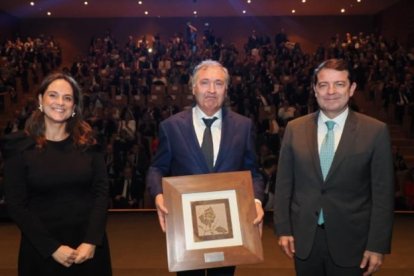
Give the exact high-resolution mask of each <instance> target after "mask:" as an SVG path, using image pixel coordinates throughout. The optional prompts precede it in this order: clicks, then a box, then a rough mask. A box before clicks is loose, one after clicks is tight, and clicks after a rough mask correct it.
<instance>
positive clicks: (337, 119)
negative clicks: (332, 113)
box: [318, 107, 349, 128]
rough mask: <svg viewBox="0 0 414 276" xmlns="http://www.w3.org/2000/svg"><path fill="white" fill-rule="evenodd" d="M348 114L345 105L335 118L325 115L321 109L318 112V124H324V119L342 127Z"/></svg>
mask: <svg viewBox="0 0 414 276" xmlns="http://www.w3.org/2000/svg"><path fill="white" fill-rule="evenodd" d="M348 114H349V108H348V107H347V108H346V109H345V110H344V112H342V113H341V114H339V115H338V116H336V117H335V118H333V119H331V118H329V117H328V116H326V115H325V113H323V111H322V110H321V111H320V112H319V119H318V124H325V122H326V121H334V122H335V125H337V126H339V127H341V128H342V127H343V126H344V125H345V120H346V118H347V117H348Z"/></svg>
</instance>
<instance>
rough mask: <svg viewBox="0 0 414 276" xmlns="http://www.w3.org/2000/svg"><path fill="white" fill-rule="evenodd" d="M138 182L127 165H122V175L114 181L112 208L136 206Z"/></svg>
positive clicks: (137, 203) (138, 191)
mask: <svg viewBox="0 0 414 276" xmlns="http://www.w3.org/2000/svg"><path fill="white" fill-rule="evenodd" d="M140 199H141V198H140V183H139V182H138V181H137V177H136V176H135V175H133V171H132V168H131V167H130V166H129V165H126V166H125V167H124V170H123V173H122V176H121V177H119V178H118V179H117V180H116V181H115V187H114V195H113V203H114V208H137V207H138V206H139V201H140Z"/></svg>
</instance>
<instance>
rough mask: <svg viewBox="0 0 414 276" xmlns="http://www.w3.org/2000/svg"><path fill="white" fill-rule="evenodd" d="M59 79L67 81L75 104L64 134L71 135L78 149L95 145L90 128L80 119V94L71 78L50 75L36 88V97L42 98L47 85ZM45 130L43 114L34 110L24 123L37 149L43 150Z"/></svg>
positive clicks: (66, 75) (63, 74)
mask: <svg viewBox="0 0 414 276" xmlns="http://www.w3.org/2000/svg"><path fill="white" fill-rule="evenodd" d="M59 79H62V80H65V81H67V82H68V83H69V84H70V86H71V87H72V90H73V99H74V104H75V110H74V112H75V116H73V117H69V119H67V121H66V132H67V133H69V135H71V137H72V139H73V142H74V144H75V145H76V146H78V147H81V148H87V147H89V146H91V145H94V144H96V139H95V138H94V137H93V132H92V128H91V126H90V125H89V124H88V123H87V122H85V121H84V120H83V119H82V92H81V88H80V87H79V85H78V83H77V82H76V80H75V79H74V78H73V77H71V76H70V75H68V74H66V73H61V72H56V73H52V74H50V75H48V76H46V78H44V80H43V81H42V83H41V84H40V86H39V88H38V92H37V95H42V96H43V94H44V93H45V92H46V89H47V88H48V87H49V85H50V84H51V83H52V82H54V81H55V80H59ZM45 130H46V126H45V119H44V114H43V112H41V111H40V110H35V111H34V112H33V113H32V115H31V116H30V118H29V119H28V121H27V123H26V126H25V132H26V133H27V134H28V135H29V136H31V137H32V138H33V139H34V140H35V141H36V144H37V147H38V148H44V146H45V145H46V137H45Z"/></svg>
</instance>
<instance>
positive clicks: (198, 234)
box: [162, 171, 263, 272]
mask: <svg viewBox="0 0 414 276" xmlns="http://www.w3.org/2000/svg"><path fill="white" fill-rule="evenodd" d="M162 186H163V194H164V204H165V206H166V207H167V209H168V215H167V216H166V225H167V226H166V239H167V255H168V269H169V271H170V272H175V271H184V270H193V269H205V268H212V267H223V266H234V265H240V264H253V263H260V262H262V261H263V248H262V241H261V237H260V233H259V226H257V225H254V224H253V220H254V219H255V218H256V207H255V202H254V195H253V186H252V177H251V173H250V171H241V172H225V173H210V174H202V175H189V176H174V177H163V178H162Z"/></svg>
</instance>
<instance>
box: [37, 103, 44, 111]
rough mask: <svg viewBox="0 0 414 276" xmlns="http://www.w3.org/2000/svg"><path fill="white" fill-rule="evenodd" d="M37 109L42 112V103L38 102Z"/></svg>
mask: <svg viewBox="0 0 414 276" xmlns="http://www.w3.org/2000/svg"><path fill="white" fill-rule="evenodd" d="M38 109H39V110H40V112H43V105H42V104H39V107H38Z"/></svg>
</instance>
